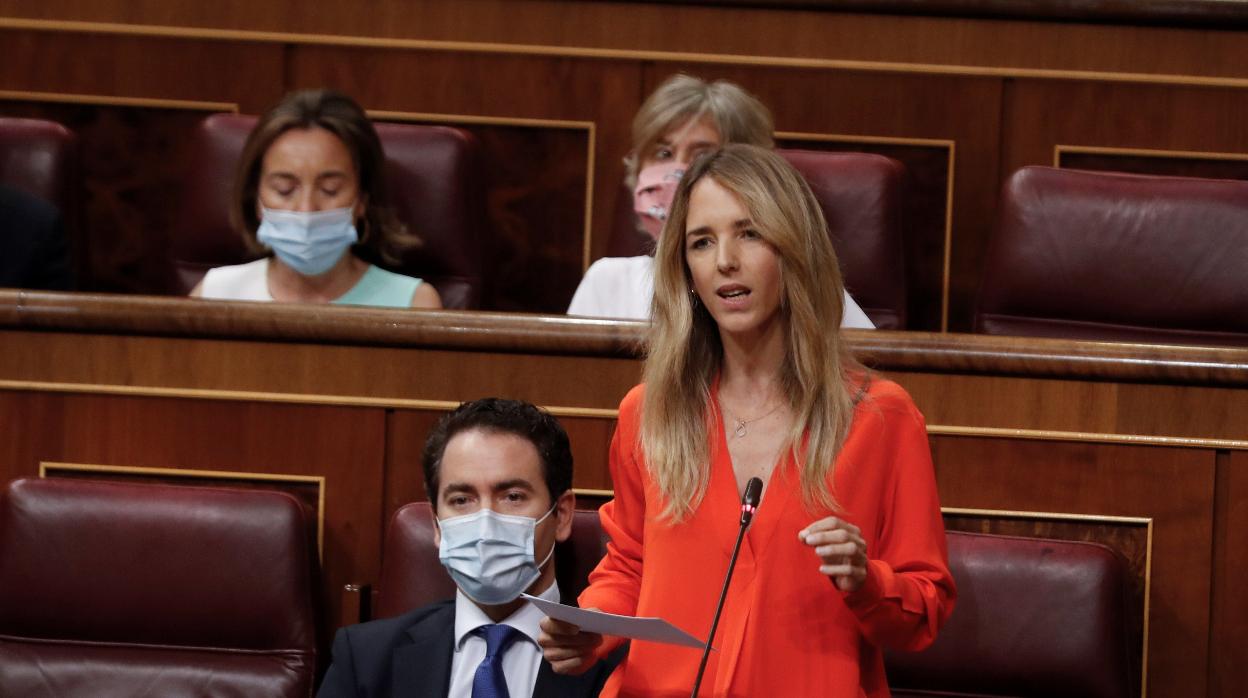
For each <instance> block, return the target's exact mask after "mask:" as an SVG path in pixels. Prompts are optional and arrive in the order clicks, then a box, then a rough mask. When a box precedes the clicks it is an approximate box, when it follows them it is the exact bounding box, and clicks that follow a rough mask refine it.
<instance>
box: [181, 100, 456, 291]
mask: <svg viewBox="0 0 1248 698" xmlns="http://www.w3.org/2000/svg"><path fill="white" fill-rule="evenodd" d="M384 162H385V157H384V155H383V154H382V150H381V141H380V139H378V137H377V132H376V131H375V130H374V129H373V126H372V123H371V122H369V120H368V117H367V116H366V115H365V114H364V111H363V110H362V109H360V107H359V105H357V104H356V103H355V102H353V101H352V100H351V99H350V98H349V97H347V96H345V95H343V94H341V93H338V92H334V91H331V90H304V91H300V92H295V93H292V94H291V95H288V96H287V97H286V98H285V99H283V100H282V102H281V103H280V104H278V105H277V106H276V107H274V108H273V109H272V110H270V111H269V113H268V114H265V115H264V117H262V118H261V119H260V121H259V123H258V124H256V128H255V129H253V130H252V132H251V135H250V136H248V138H247V143H246V144H245V145H244V146H243V153H242V156H241V157H240V158H239V167H238V171H237V175H236V177H235V186H234V205H233V206H232V207H231V218H232V219H233V221H234V223H235V226H236V227H237V228H239V229H240V230H241V231H242V233H243V238H244V240H245V241H246V242H247V244H248V246H249V247H251V248H252V249H253V250H255V251H258V252H271V253H272V255H271V256H269V257H265V258H263V259H259V260H256V261H254V262H249V263H247V264H239V265H234V266H228V267H218V268H216V269H212V270H210V271H209V272H208V274H207V275H206V276H205V277H204V280H203V281H201V282H200V283H199V285H198V286H196V287H195V290H193V291H192V292H191V295H192V296H198V297H203V298H215V299H220V300H255V301H279V302H284V303H338V304H343V305H371V306H383V307H414V308H440V307H442V302H441V298H440V297H439V296H438V292H437V290H435V289H434V288H433V286H431V285H429V284H427V283H424V282H422V281H421V280H420V279H416V278H412V277H408V276H403V275H401V274H395V273H393V272H389V271H386V270H384V269H382V268H380V267H378V266H376V265H374V264H371V263H370V262H368V261H366V259H376V260H379V261H383V262H388V263H393V262H396V261H397V260H398V259H399V257H400V256H401V254H402V251H403V250H404V249H406V248H408V247H411V246H412V245H413V244H415V242H416V240H415V238H414V236H412V235H410V234H409V233H408V232H407V231H406V230H404V228H403V225H402V224H401V223H399V221H398V220H397V219H396V218H395V217H394V214H393V212H392V211H391V210H390V208H389V206H387V205H386V196H385V189H384V177H383V170H382V166H383V164H384Z"/></svg>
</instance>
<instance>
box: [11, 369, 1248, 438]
mask: <svg viewBox="0 0 1248 698" xmlns="http://www.w3.org/2000/svg"><path fill="white" fill-rule="evenodd" d="M0 390H11V391H20V392H35V391H47V392H52V393H81V394H86V395H119V396H131V397H166V398H178V399H188V400H234V401H244V402H273V403H284V404H295V405H322V406H327V407H377V408H383V409H387V408H388V409H411V410H436V411H441V412H449V411H450V410H453V409H455V408H456V407H458V406H459V404H460V403H459V401H457V400H425V399H412V398H390V397H363V396H351V395H321V394H314V393H309V394H300V393H273V392H264V391H248V390H216V389H205V388H161V387H147V386H131V385H100V384H91V383H56V382H43V381H13V380H0ZM541 407H542V409H544V410H546V411H547V412H550V413H551V414H553V415H555V416H556V417H579V418H586V419H618V418H619V416H620V413H619V410H618V409H615V408H610V409H607V408H597V407H573V406H568V405H541ZM927 434H928V436H965V437H970V438H991V439H1020V440H1029V441H1071V442H1082V443H1104V444H1118V445H1126V446H1167V447H1172V448H1201V449H1214V450H1227V451H1248V441H1240V440H1235V439H1211V438H1202V437H1187V436H1151V435H1145V434H1107V433H1102V432H1083V431H1059V430H1050V429H1014V428H1005V427H974V426H950V425H944V424H928V425H927Z"/></svg>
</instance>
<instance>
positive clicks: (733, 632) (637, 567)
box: [579, 378, 956, 698]
mask: <svg viewBox="0 0 1248 698" xmlns="http://www.w3.org/2000/svg"><path fill="white" fill-rule="evenodd" d="M642 391H643V386H637V387H636V388H633V390H632V391H630V392H629V394H628V395H627V396H625V398H624V400H623V402H622V403H621V404H620V419H619V425H618V427H617V429H616V432H615V436H614V438H613V439H612V442H611V456H610V466H611V477H612V480H613V482H614V486H615V499H614V500H612V501H611V502H608V503H607V504H606V505H604V506H603V507H602V510H601V518H602V525H603V528H604V529H605V531H606V532H607V534H608V535H609V536H610V543H609V545H608V548H607V556H606V557H605V558H603V560H602V562H601V563H599V565H598V567H597V569H595V570H594V572H593V574H591V575H590V586H589V588H588V589H586V590H585V592H584V593H583V594H581V596H580V600H579V601H580V605H581V607H582V608H590V607H597V608H600V609H602V610H604V611H609V612H611V613H620V614H628V615H638V616H660V617H662V618H665V619H667V620H668V621H670V622H672V623H673V624H675V625H676V626H678V627H680V628H682V629H684V630H686V631H687V632H689V633H691V634H693V635H695V636H697V637H703V638H704V637H706V635H707V634H708V633H709V632H710V626H711V619H712V616H713V615H714V613H715V603H716V601H718V599H719V592H720V588H721V586H722V585H723V579H724V574H725V573H726V572H727V569H728V560H729V557H730V556H731V554H732V546H733V543H734V542H735V541H736V535H737V521H738V518H739V515H740V509H741V497H740V495H739V494H738V490H737V484H736V478H735V476H734V475H733V470H732V461H731V458H730V456H729V453H728V447H727V442H726V441H725V438H724V428H723V424H722V421H721V420H716V427H715V430H714V433H712V434H711V435H710V438H712V439H714V441H713V442H712V449H711V454H712V462H711V477H710V483H709V485H708V487H707V492H706V495H705V497H704V498H703V500H702V503H701V504H700V505H699V506H698V508H697V510H696V511H694V512H693V514H692V515H691V516H690V517H689V518H687V519H686V520H684V521H682V522H680V523H679V524H672V523H671V522H670V521H666V520H662V519H660V518H659V515H660V513H661V512H662V510H663V504H662V501H663V500H662V498H661V496H660V494H659V491H658V488H657V486H656V485H655V483H654V482H653V481H652V480H651V479H650V473H649V471H648V469H647V467H646V465H645V460H644V457H643V455H642V453H641V449H640V445H639V441H638V438H637V437H638V432H639V430H640V427H641V404H642ZM833 478H834V483H835V488H834V490H833V492H834V494H835V495H836V497H837V501H838V503H839V504H840V505H841V507H842V512H841V513H840V514H837V515H839V516H842V517H843V518H845V519H847V520H849V521H851V522H852V523H854V524H855V525H857V526H858V527H860V528H861V529H862V536H863V538H865V539H866V542H867V557H868V558H869V560H870V562H869V563H868V566H867V579H866V582H865V583H864V584H863V586H862V587H861V588H860V589H858V590H857V591H855V592H853V593H850V594H846V593H843V592H841V591H840V590H838V589H837V588H836V586H835V585H833V584H832V583H831V581H830V580H829V578H828V577H827V576H825V575H823V574H820V573H819V564H820V562H819V558H818V556H817V555H815V552H814V549H813V548H811V547H810V546H807V545H805V544H804V543H802V542H801V541H800V540H799V539H798V536H797V533H798V531H800V530H802V529H803V528H805V527H806V526H807V525H809V524H810V523H812V522H814V521H816V520H818V519H821V518H823V517H825V516H831V515H833V514H834V512H832V511H830V510H818V511H812V510H808V509H807V508H806V507H805V506H804V504H803V502H802V497H801V490H800V487H799V484H798V473H797V470H796V464H795V462H794V461H793V459H792V458H791V457H786V458H785V459H783V460H782V461H781V462H780V463H778V464H777V466H776V469H775V471H774V472H773V474H772V476H771V481H770V483H769V485H768V486H767V488H766V490H765V492H764V494H763V500H762V502H761V504H760V505H759V508H758V513H757V514H756V515H755V517H754V521H753V523H752V524H751V527H750V529H749V531H748V532H747V533H746V536H745V540H744V541H743V543H742V546H741V552H740V555H739V557H738V560H737V568H736V571H735V572H734V573H733V578H732V585H731V587H730V588H729V590H728V597H727V600H726V601H725V604H724V611H723V615H722V616H721V618H720V622H719V628H718V630H717V631H716V637H715V642H714V646H715V648H716V651H714V652H711V656H710V660H709V661H708V663H707V670H706V675H705V676H704V677H703V681H702V689H701V692H700V693H699V695H701V696H717V697H721V696H722V697H732V698H737V697H740V698H747V697H759V696H784V697H785V698H800V697H801V696H812V697H814V696H818V697H820V698H825V697H831V698H855V697H858V696H870V697H872V698H878V697H882V696H888V695H889V691H888V684H887V681H886V679H885V676H884V662H883V655H882V653H881V650H880V648H881V647H889V648H895V649H904V650H919V649H923V648H924V647H926V646H928V645H929V644H931V642H932V641H933V640H934V639H935V637H936V631H937V630H938V629H939V628H940V625H941V624H942V623H943V622H944V620H945V619H946V618H948V616H949V613H950V612H951V611H952V610H953V604H954V599H955V596H956V592H955V590H954V584H953V578H952V577H951V576H950V574H949V569H948V564H947V554H946V551H945V531H944V525H943V523H942V521H941V517H940V503H939V502H938V501H937V498H936V481H935V476H934V473H933V470H932V459H931V453H930V450H929V447H928V442H927V431H926V429H925V425H924V420H923V415H921V414H920V413H919V411H918V409H917V408H916V407H915V406H914V403H913V402H912V401H911V399H910V396H909V395H908V394H906V392H905V391H904V390H903V389H902V388H901V387H900V386H898V385H897V384H895V383H892V382H890V381H886V380H881V379H878V378H876V379H874V380H873V381H872V383H871V385H870V388H869V390H868V391H867V394H866V396H865V398H864V399H863V400H861V401H860V402H859V404H858V406H857V407H856V409H855V410H854V419H853V423H852V426H851V428H850V433H849V436H848V438H847V439H846V441H845V445H844V447H843V448H842V450H841V453H840V454H839V456H838V457H837V462H836V468H835V472H834V475H833ZM618 644H619V640H618V639H617V638H607V641H606V642H604V643H603V645H602V646H600V647H599V650H598V651H599V652H601V653H602V654H603V655H605V654H606V653H607V652H609V651H610V650H611V649H614V648H615V647H616V646H618ZM700 658H701V652H700V650H696V649H690V648H685V647H676V646H672V645H660V644H656V643H651V642H642V641H637V640H634V641H633V642H632V645H631V647H630V649H629V652H628V657H627V658H626V659H625V660H624V662H623V663H622V664H620V666H619V667H618V668H617V669H616V670H615V673H614V674H613V675H612V677H611V679H610V681H608V683H607V685H606V688H605V690H604V691H603V693H602V695H603V696H647V697H653V698H668V697H669V696H670V697H673V698H675V697H677V696H680V697H683V696H688V695H689V692H690V691H691V690H692V687H693V681H694V676H695V675H696V673H697V667H698V661H699V660H700Z"/></svg>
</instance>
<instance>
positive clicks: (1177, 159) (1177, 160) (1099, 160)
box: [1056, 147, 1248, 180]
mask: <svg viewBox="0 0 1248 698" xmlns="http://www.w3.org/2000/svg"><path fill="white" fill-rule="evenodd" d="M1056 161H1057V166H1058V167H1065V168H1070V169H1076V170H1096V171H1104V172H1131V173H1134V174H1150V175H1166V176H1170V177H1205V178H1207V179H1243V180H1248V153H1244V154H1243V155H1236V154H1227V155H1223V154H1220V153H1193V152H1188V151H1147V150H1141V151H1131V150H1124V151H1119V152H1113V151H1112V149H1102V150H1100V151H1099V152H1098V151H1097V150H1096V149H1088V150H1087V151H1084V152H1072V151H1071V150H1069V149H1066V150H1063V149H1061V148H1060V147H1059V150H1058V153H1057V157H1056Z"/></svg>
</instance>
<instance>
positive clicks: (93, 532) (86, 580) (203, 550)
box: [0, 479, 316, 698]
mask: <svg viewBox="0 0 1248 698" xmlns="http://www.w3.org/2000/svg"><path fill="white" fill-rule="evenodd" d="M303 516H304V515H303V511H302V508H301V506H300V505H299V503H298V502H297V501H296V500H295V499H294V498H293V497H290V496H289V495H286V494H283V493H279V492H272V491H261V490H224V489H209V488H200V487H172V486H164V485H138V484H128V483H127V484H117V483H102V482H90V481H84V480H76V479H51V480H17V481H14V482H12V483H10V485H9V487H8V488H7V489H6V491H5V492H4V493H3V495H0V560H3V564H0V695H4V696H25V697H27V698H42V697H49V698H50V697H54V696H55V697H65V698H73V697H77V696H83V697H90V698H96V697H98V696H172V695H205V696H206V695H214V696H309V695H311V691H312V682H313V678H314V673H315V672H314V669H315V660H316V651H315V637H314V633H315V631H314V627H313V614H312V597H311V595H312V581H311V574H312V573H311V565H312V562H311V559H310V554H311V553H310V546H309V542H308V540H307V535H306V527H305V524H304V519H303Z"/></svg>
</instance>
